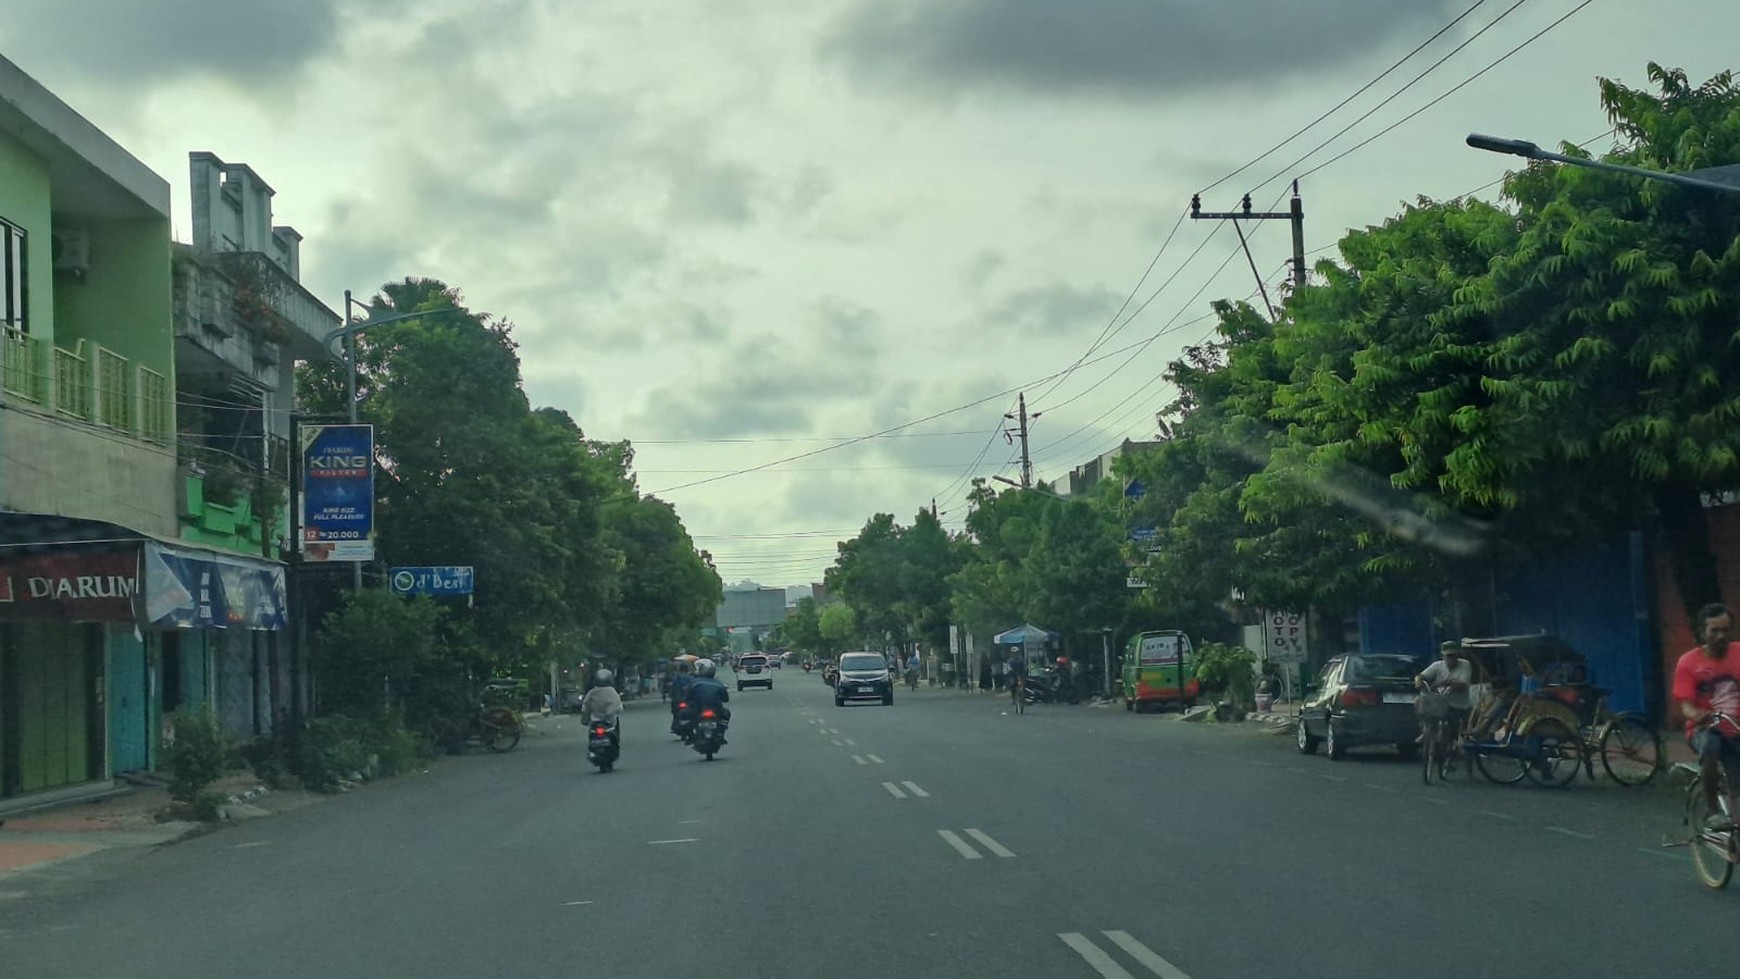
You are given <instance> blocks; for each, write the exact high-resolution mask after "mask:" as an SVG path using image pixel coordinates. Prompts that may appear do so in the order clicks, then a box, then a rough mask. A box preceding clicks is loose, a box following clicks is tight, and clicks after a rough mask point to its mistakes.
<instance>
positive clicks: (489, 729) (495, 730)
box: [482, 707, 520, 754]
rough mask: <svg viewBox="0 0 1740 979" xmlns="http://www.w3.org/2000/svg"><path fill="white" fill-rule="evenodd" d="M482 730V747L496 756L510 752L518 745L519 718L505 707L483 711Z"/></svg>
mask: <svg viewBox="0 0 1740 979" xmlns="http://www.w3.org/2000/svg"><path fill="white" fill-rule="evenodd" d="M482 728H483V731H482V734H483V746H484V747H485V748H488V749H489V750H491V751H493V752H496V753H497V754H500V753H501V752H504V751H512V750H513V749H514V746H515V745H517V744H519V743H520V722H519V718H517V717H515V716H514V715H513V712H512V711H509V710H508V709H506V708H505V707H495V708H491V709H490V710H487V711H484V712H483V718H482Z"/></svg>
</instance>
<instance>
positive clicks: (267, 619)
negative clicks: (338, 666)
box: [139, 542, 289, 632]
mask: <svg viewBox="0 0 1740 979" xmlns="http://www.w3.org/2000/svg"><path fill="white" fill-rule="evenodd" d="M139 577H140V579H141V580H142V581H143V583H144V586H145V621H146V623H147V624H149V625H153V626H157V627H159V628H166V629H243V630H249V631H254V632H278V631H281V630H283V629H284V627H285V626H286V625H287V624H288V622H289V616H288V615H287V614H286V604H287V603H286V601H285V590H284V568H283V567H282V566H281V565H278V564H274V563H271V562H267V561H256V560H252V559H247V558H242V557H238V556H235V555H227V554H217V553H213V552H210V551H197V550H193V549H190V548H183V547H171V546H169V545H167V544H159V543H155V542H147V543H146V545H145V553H144V555H143V561H142V562H141V564H140V574H139Z"/></svg>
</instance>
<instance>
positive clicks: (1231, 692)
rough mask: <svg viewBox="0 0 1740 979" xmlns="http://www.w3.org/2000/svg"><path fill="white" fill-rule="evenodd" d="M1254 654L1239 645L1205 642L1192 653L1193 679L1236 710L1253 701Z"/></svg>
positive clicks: (1254, 690) (1254, 689)
mask: <svg viewBox="0 0 1740 979" xmlns="http://www.w3.org/2000/svg"><path fill="white" fill-rule="evenodd" d="M1256 667H1257V654H1256V653H1255V652H1252V651H1251V650H1249V649H1246V648H1245V647H1243V646H1228V645H1226V644H1225V643H1218V642H1211V643H1205V644H1204V645H1203V646H1202V648H1201V649H1198V650H1197V651H1196V679H1197V680H1198V681H1199V682H1201V684H1202V686H1203V688H1204V690H1206V691H1208V692H1210V693H1212V694H1213V695H1214V696H1216V697H1220V696H1225V697H1226V699H1228V700H1230V701H1232V702H1233V703H1234V704H1235V705H1237V706H1239V707H1249V706H1251V705H1252V704H1254V703H1255V702H1256V695H1257V689H1256V687H1257V676H1256Z"/></svg>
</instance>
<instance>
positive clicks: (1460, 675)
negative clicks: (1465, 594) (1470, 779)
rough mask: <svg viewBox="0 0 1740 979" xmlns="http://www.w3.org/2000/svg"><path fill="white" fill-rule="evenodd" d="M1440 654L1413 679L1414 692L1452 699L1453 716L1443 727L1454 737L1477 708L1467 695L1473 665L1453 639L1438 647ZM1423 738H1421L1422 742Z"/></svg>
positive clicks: (1454, 762) (1460, 645) (1452, 760)
mask: <svg viewBox="0 0 1740 979" xmlns="http://www.w3.org/2000/svg"><path fill="white" fill-rule="evenodd" d="M1438 653H1439V655H1440V656H1441V657H1442V658H1441V659H1439V660H1438V661H1437V662H1435V663H1433V664H1432V665H1430V666H1428V667H1426V668H1425V669H1424V670H1421V671H1420V674H1419V675H1418V676H1416V677H1414V688H1415V689H1417V690H1430V691H1431V692H1432V693H1441V694H1446V695H1448V696H1449V698H1450V716H1449V717H1447V718H1445V719H1444V723H1445V724H1446V725H1448V729H1449V731H1450V732H1451V736H1452V737H1454V736H1455V735H1456V734H1457V733H1458V732H1460V731H1461V730H1462V728H1463V725H1465V724H1466V723H1467V722H1468V712H1469V710H1471V709H1472V708H1473V706H1474V705H1473V704H1472V703H1470V701H1469V694H1468V690H1469V688H1470V687H1472V686H1473V685H1474V662H1473V661H1472V660H1470V659H1468V658H1467V657H1466V656H1463V655H1462V644H1461V643H1460V642H1457V641H1456V640H1454V639H1452V640H1449V641H1447V642H1443V643H1439V644H1438ZM1424 737H1425V736H1424V735H1423V734H1422V735H1421V738H1422V740H1424ZM1455 765H1456V758H1455V755H1454V754H1452V755H1451V757H1450V767H1452V768H1454V767H1455Z"/></svg>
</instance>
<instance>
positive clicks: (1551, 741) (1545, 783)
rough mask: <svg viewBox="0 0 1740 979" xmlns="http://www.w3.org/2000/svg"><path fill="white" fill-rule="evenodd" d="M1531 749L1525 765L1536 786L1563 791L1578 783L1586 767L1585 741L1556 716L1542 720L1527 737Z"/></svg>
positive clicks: (1525, 737)
mask: <svg viewBox="0 0 1740 979" xmlns="http://www.w3.org/2000/svg"><path fill="white" fill-rule="evenodd" d="M1523 738H1524V740H1525V741H1526V742H1527V744H1528V746H1529V748H1530V750H1529V752H1528V755H1527V762H1528V764H1527V765H1526V766H1525V767H1526V769H1527V771H1528V775H1529V778H1530V779H1531V780H1533V781H1534V783H1535V784H1536V785H1539V786H1541V787H1542V788H1548V789H1562V788H1564V787H1565V786H1567V785H1570V784H1571V783H1572V782H1575V781H1576V780H1577V772H1579V771H1580V770H1582V768H1583V739H1582V738H1580V737H1579V736H1578V735H1577V732H1575V731H1573V730H1571V729H1570V728H1569V727H1566V726H1565V723H1564V722H1563V721H1560V720H1558V719H1557V718H1553V717H1542V718H1540V719H1538V720H1536V721H1535V722H1534V724H1532V725H1530V726H1529V733H1528V734H1526V735H1524V736H1523Z"/></svg>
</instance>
